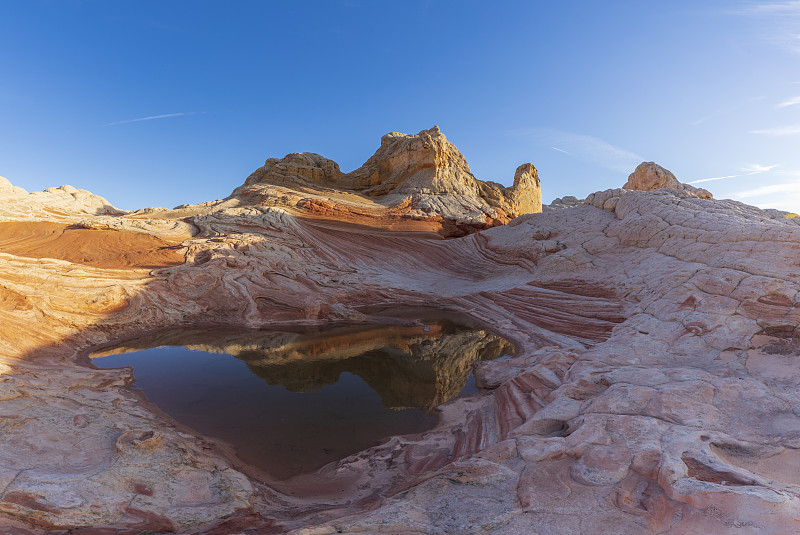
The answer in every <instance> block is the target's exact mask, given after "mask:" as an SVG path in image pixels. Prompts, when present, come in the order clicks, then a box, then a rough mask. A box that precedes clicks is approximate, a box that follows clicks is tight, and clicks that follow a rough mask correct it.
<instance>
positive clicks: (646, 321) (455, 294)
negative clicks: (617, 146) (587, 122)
mask: <svg viewBox="0 0 800 535" xmlns="http://www.w3.org/2000/svg"><path fill="white" fill-rule="evenodd" d="M389 142H392V143H393V142H394V141H393V140H391V139H390V140H389ZM320 162H321V163H320ZM301 163H302V162H301ZM312 163H313V162H312ZM276 165H277V164H276ZM298 165H300V164H298ZM314 165H317V166H318V167H319V168H320V169H322V171H320V173H322V174H321V175H319V173H317V174H314V173H313V172H312V173H311V175H309V176H310V180H311V181H314V180H317V178H319V180H323V179H324V180H328V179H329V177H328V175H326V174H325V173H328V174H331V176H334V175H335V172H336V171H337V169H336V168H334V167H333V166H331V165H328V164H326V163H325V162H322V161H321V160H320V161H317V162H316V163H315V164H314ZM315 168H316V167H315ZM317 175H319V176H317ZM336 176H338V175H336ZM365 176H366V177H369V176H372V175H369V174H365ZM389 176H395V175H394V174H393V173H389ZM315 177H316V178H315ZM364 180H365V181H367V182H368V180H367V178H364ZM359 184H361V183H359ZM369 187H372V186H369ZM11 193H12V194H14V195H16V194H17V193H15V192H13V190H12V192H11ZM278 204H280V203H277V204H275V203H273V204H272V205H270V204H269V203H266V204H265V203H256V202H253V203H249V204H248V203H242V202H241V201H240V200H235V199H233V200H229V201H221V202H217V203H208V204H206V205H197V206H194V207H182V208H181V207H179V208H178V209H176V211H159V210H154V211H149V212H146V213H145V212H141V211H140V212H137V213H133V214H128V215H126V216H109V215H104V216H97V217H104V218H114V217H118V218H119V220H120V221H128V220H130V221H134V220H139V221H142V220H145V221H146V220H152V221H154V222H153V223H152V224H144V223H141V222H140V223H139V224H138V225H139V226H138V227H137V230H132V229H129V228H128V227H127V226H125V225H128V223H120V225H123V226H125V230H119V231H117V232H123V231H124V232H139V233H145V234H149V235H150V236H153V237H156V238H157V237H159V232H167V233H170V232H171V233H173V234H172V238H173V239H175V238H176V234H175V233H176V232H178V230H179V229H178V227H176V226H174V225H172V223H170V222H171V221H173V220H175V219H182V221H181V223H182V224H185V225H187V226H186V227H185V232H188V233H189V235H186V236H185V237H184V238H183V239H182V241H181V242H180V243H179V244H176V245H180V247H181V249H180V250H181V251H183V252H182V254H183V255H184V257H185V261H182V262H181V263H175V264H174V265H168V266H166V267H159V268H155V269H153V268H148V269H142V268H140V267H138V266H136V265H130V266H128V267H124V268H123V267H121V266H114V267H107V266H104V265H96V263H95V262H94V261H92V260H91V259H88V260H87V261H85V262H77V261H73V260H70V259H63V258H58V255H54V256H55V258H51V257H48V255H47V254H46V252H44V251H43V250H40V251H39V252H38V253H37V255H38V258H34V257H32V256H20V255H17V254H15V253H14V252H13V251H11V250H2V246H0V319H2V322H3V326H4V327H3V331H2V333H3V335H2V337H0V373H2V375H0V399H2V403H0V444H2V452H3V454H2V456H0V520H2V522H3V523H5V525H7V526H9V529H11V528H13V529H16V530H17V532H18V533H25V532H29V533H37V532H41V531H47V530H50V531H59V530H61V531H64V530H66V529H68V528H77V527H81V526H84V527H85V526H92V527H93V528H92V529H96V530H100V529H105V530H107V531H102V532H103V533H108V532H113V531H114V530H120V531H122V530H128V531H127V532H139V531H146V530H150V531H155V532H158V531H180V530H182V531H184V532H190V533H208V534H211V533H216V534H221V533H236V532H244V531H245V530H246V529H248V528H252V529H253V530H258V532H260V533H270V532H274V533H283V532H289V531H292V530H294V531H293V532H294V533H303V534H309V535H311V534H314V535H316V534H328V533H399V532H402V533H442V534H444V533H532V532H536V533H586V534H589V533H630V534H641V533H674V534H683V533H701V532H705V533H737V534H746V533H753V534H755V533H776V534H780V533H793V532H795V531H796V530H797V526H798V523H799V522H800V513H799V512H798V511H800V501H799V500H798V496H799V495H800V456H798V455H797V453H796V452H797V450H798V448H800V417H799V416H798V404H799V403H800V397H799V395H798V389H797V386H798V380H797V379H796V377H800V358H798V357H800V343H798V342H797V340H798V337H799V336H800V333H799V332H798V323H800V304H798V303H799V302H800V297H799V296H800V294H799V293H798V292H799V291H800V264H798V261H797V259H798V258H799V257H800V225H798V220H799V219H798V218H792V217H791V214H786V213H783V212H778V211H769V210H767V211H764V210H759V209H757V208H753V207H750V206H746V205H743V204H741V203H737V202H734V201H724V200H722V201H720V200H712V199H706V198H700V197H698V196H697V195H696V194H694V193H693V192H692V191H691V190H688V189H685V188H684V189H672V188H667V189H663V188H662V189H657V190H655V191H632V190H627V189H615V190H607V191H602V192H597V193H594V194H592V195H590V196H589V197H588V198H587V199H586V201H585V203H584V204H583V205H580V206H576V207H571V208H569V209H562V210H551V211H548V212H546V213H535V214H529V215H523V216H522V217H517V218H516V219H514V220H513V221H511V222H510V223H509V224H508V225H505V226H500V227H497V228H490V229H488V230H484V231H483V232H480V233H477V234H470V235H468V236H464V237H461V238H458V239H453V240H440V239H430V235H429V234H425V233H416V234H415V233H410V232H389V231H387V230H386V227H381V226H380V225H373V226H356V225H351V226H342V225H338V224H334V223H328V222H327V221H326V220H325V219H324V218H317V219H314V218H298V217H295V216H294V215H292V213H291V211H290V210H287V209H284V208H281V207H280V206H278ZM63 217H64V218H66V219H69V218H73V219H75V220H76V221H75V222H77V220H78V219H86V218H87V216H86V213H85V212H81V213H77V212H74V213H73V214H72V215H70V214H67V215H65V216H63ZM12 219H13V218H12ZM18 219H24V218H18ZM157 220H161V221H163V222H164V223H162V224H159V223H155V221H157ZM89 226H90V227H91V225H89ZM106 226H108V225H106ZM170 229H171V230H170ZM418 230H419V229H418ZM76 232H85V233H92V232H97V231H95V230H91V229H90V228H86V227H85V226H84V227H83V228H82V230H81V229H79V230H76ZM180 232H184V231H183V230H182V231H180ZM166 237H167V235H166V234H164V235H162V239H166ZM98 243H100V244H102V243H103V242H102V240H100V241H99V242H98ZM151 246H152V247H161V245H160V244H155V242H153V244H151ZM181 260H183V258H182V259H181ZM414 306H429V307H435V308H438V309H441V310H445V311H453V312H454V313H455V312H458V313H461V314H467V315H470V316H472V317H473V318H475V319H476V320H479V321H481V322H483V323H484V324H485V325H486V326H487V327H489V328H491V329H492V330H494V331H495V332H497V333H499V334H501V335H503V336H504V337H506V338H508V339H511V340H513V341H514V342H515V343H516V345H517V352H516V355H515V357H514V358H512V359H508V360H503V361H491V362H485V363H482V364H480V365H479V366H478V367H477V368H476V370H475V374H476V379H477V382H478V384H479V386H481V387H482V388H483V393H482V394H481V395H478V396H475V397H468V398H462V399H458V400H455V401H453V402H450V403H446V404H444V405H442V406H441V407H440V417H439V423H438V425H437V426H436V427H435V428H434V429H433V430H431V431H430V432H427V433H425V434H423V435H421V436H407V437H393V438H391V439H389V440H387V441H386V442H385V443H383V444H381V445H379V446H376V447H374V448H372V449H370V450H367V451H364V452H361V453H359V454H356V455H353V456H351V457H348V458H346V459H344V460H342V461H339V462H338V463H335V464H331V465H328V466H326V467H324V468H323V469H321V470H320V471H319V472H317V473H315V474H311V475H305V476H299V477H297V478H294V479H292V480H289V481H285V482H280V483H279V482H275V481H271V480H270V479H269V476H268V475H265V474H256V473H254V472H253V471H252V470H250V469H249V468H248V467H247V466H244V465H242V464H241V463H240V462H238V461H237V459H236V458H235V456H233V455H232V453H231V452H230V451H228V450H227V449H226V447H225V445H224V444H220V443H218V442H215V441H212V440H211V439H207V438H203V437H199V436H197V434H195V433H193V432H192V431H191V430H187V429H184V428H181V427H180V426H179V425H177V424H176V423H175V422H171V421H169V420H168V419H167V418H166V417H165V416H163V415H161V414H160V413H158V411H157V410H156V409H155V408H153V407H150V406H148V405H147V404H146V403H144V401H143V400H142V399H141V398H140V397H139V396H138V395H137V394H136V392H135V391H133V390H131V389H130V388H129V384H130V382H131V376H130V371H129V370H97V369H94V368H92V367H91V366H90V365H88V363H87V361H86V358H85V357H83V356H82V355H83V352H84V351H86V350H87V349H89V348H91V347H94V346H99V345H103V344H107V343H109V342H111V341H113V340H115V339H119V338H123V337H126V336H133V335H135V334H137V333H141V332H143V331H147V330H150V329H157V328H162V327H165V326H181V325H196V324H214V325H232V326H250V327H264V326H269V325H276V324H311V323H314V324H322V323H328V322H334V321H347V322H364V323H369V322H375V321H381V322H384V323H391V322H392V321H404V320H401V319H397V318H395V319H392V318H388V317H382V316H380V315H379V314H378V315H377V316H376V315H375V314H374V311H375V310H377V309H378V308H380V307H383V308H387V307H414ZM100 532H101V531H94V533H100ZM83 533H92V531H91V530H87V531H83Z"/></svg>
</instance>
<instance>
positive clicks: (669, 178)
mask: <svg viewBox="0 0 800 535" xmlns="http://www.w3.org/2000/svg"><path fill="white" fill-rule="evenodd" d="M622 187H623V188H625V189H635V190H639V191H653V190H657V189H663V188H669V189H677V190H683V191H688V192H690V193H692V194H694V195H696V196H698V197H700V198H701V199H713V198H714V197H713V196H712V195H711V193H710V192H709V191H708V190H704V189H703V188H696V187H694V186H691V185H689V184H684V183H683V182H678V179H677V178H675V175H673V174H672V172H671V171H669V170H667V169H664V168H663V167H661V166H660V165H658V164H657V163H653V162H642V163H640V164H639V165H638V166H636V169H635V170H634V171H633V173H631V174H630V175H629V176H628V181H627V182H626V183H625V185H624V186H622Z"/></svg>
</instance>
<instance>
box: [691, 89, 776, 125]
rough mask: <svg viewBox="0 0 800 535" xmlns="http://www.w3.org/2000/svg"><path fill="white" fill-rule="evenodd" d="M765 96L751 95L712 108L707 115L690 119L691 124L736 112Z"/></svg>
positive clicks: (763, 98)
mask: <svg viewBox="0 0 800 535" xmlns="http://www.w3.org/2000/svg"><path fill="white" fill-rule="evenodd" d="M766 98H767V97H764V96H758V97H751V98H748V99H747V100H742V101H741V102H736V103H734V104H732V105H730V106H725V107H724V108H719V109H718V110H714V111H712V112H711V113H709V114H708V115H704V116H703V117H700V118H699V119H697V120H696V121H692V126H697V125H699V124H703V123H704V122H706V121H708V120H709V119H713V118H715V117H721V116H725V115H729V114H731V113H735V112H737V111H738V110H739V109H740V108H743V107H745V106H747V105H748V104H750V103H752V102H758V101H759V100H765V99H766Z"/></svg>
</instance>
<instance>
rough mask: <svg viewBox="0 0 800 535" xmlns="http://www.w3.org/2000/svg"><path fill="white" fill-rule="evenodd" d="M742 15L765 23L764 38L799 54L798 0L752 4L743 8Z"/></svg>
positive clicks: (799, 10) (799, 6) (799, 1)
mask: <svg viewBox="0 0 800 535" xmlns="http://www.w3.org/2000/svg"><path fill="white" fill-rule="evenodd" d="M742 13H743V14H744V15H747V16H753V17H757V18H760V19H761V20H763V21H765V22H766V23H767V27H766V31H765V32H764V38H765V39H767V40H769V41H772V42H773V43H775V44H776V45H778V46H780V47H781V48H783V49H785V50H788V51H790V52H794V53H797V54H800V29H799V28H798V22H800V0H786V1H783V2H770V3H754V4H751V5H750V6H748V7H747V8H745V9H744V10H743V12H742Z"/></svg>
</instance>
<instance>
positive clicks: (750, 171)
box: [687, 164, 779, 184]
mask: <svg viewBox="0 0 800 535" xmlns="http://www.w3.org/2000/svg"><path fill="white" fill-rule="evenodd" d="M778 165H779V164H775V165H758V164H756V165H751V166H748V167H745V168H744V169H742V171H743V172H742V173H739V174H738V175H727V176H715V177H713V178H701V179H700V180H692V181H691V182H687V184H701V183H703V182H714V181H716V180H725V179H728V178H739V177H743V176H752V175H760V174H762V173H766V172H768V171H772V170H773V169H775V168H776V167H778Z"/></svg>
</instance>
